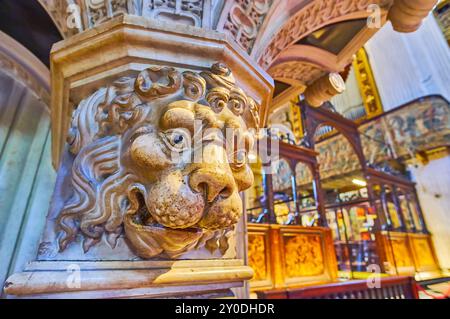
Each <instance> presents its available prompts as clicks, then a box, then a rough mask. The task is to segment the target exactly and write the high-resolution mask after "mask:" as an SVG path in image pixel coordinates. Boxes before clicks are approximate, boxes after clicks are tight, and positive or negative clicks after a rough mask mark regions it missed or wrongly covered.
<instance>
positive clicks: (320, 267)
mask: <svg viewBox="0 0 450 319" xmlns="http://www.w3.org/2000/svg"><path fill="white" fill-rule="evenodd" d="M284 242H285V243H284V250H285V260H286V261H285V269H286V276H287V277H288V278H295V277H306V276H318V275H321V274H323V273H324V271H325V269H324V257H323V251H322V241H321V238H320V236H316V235H296V236H286V237H284Z"/></svg>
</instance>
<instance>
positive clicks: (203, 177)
mask: <svg viewBox="0 0 450 319" xmlns="http://www.w3.org/2000/svg"><path fill="white" fill-rule="evenodd" d="M189 185H190V186H191V188H192V189H193V190H194V191H196V192H199V193H205V194H206V198H207V200H208V202H212V201H214V200H215V199H216V198H217V197H219V196H220V197H221V198H228V197H230V196H231V195H232V194H233V192H234V189H235V186H234V180H233V177H232V176H231V173H230V174H227V173H226V172H224V171H221V170H220V169H199V170H197V171H195V172H194V173H192V175H191V176H190V179H189Z"/></svg>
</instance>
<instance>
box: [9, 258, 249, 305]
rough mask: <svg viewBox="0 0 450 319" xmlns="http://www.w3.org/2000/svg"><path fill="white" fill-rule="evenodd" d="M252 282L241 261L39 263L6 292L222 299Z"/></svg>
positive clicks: (22, 295)
mask: <svg viewBox="0 0 450 319" xmlns="http://www.w3.org/2000/svg"><path fill="white" fill-rule="evenodd" d="M252 276H253V270H252V269H251V268H250V267H248V266H244V265H243V262H242V261H241V260H183V261H97V262H77V261H35V262H32V263H30V264H29V265H28V266H27V267H26V269H25V270H24V271H23V272H21V273H17V274H14V275H12V276H11V277H9V278H8V280H7V281H6V282H5V287H4V291H5V293H6V294H7V295H8V298H55V299H58V298H70V299H77V298H83V299H84V298H89V299H93V298H193V297H194V298H195V297H198V298H205V297H206V298H221V297H230V296H233V293H232V291H231V288H238V287H242V286H243V284H244V281H245V280H249V279H251V278H252Z"/></svg>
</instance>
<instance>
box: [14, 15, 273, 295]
mask: <svg viewBox="0 0 450 319" xmlns="http://www.w3.org/2000/svg"><path fill="white" fill-rule="evenodd" d="M239 52H240V50H236V48H235V47H234V46H233V45H232V44H230V43H228V41H227V40H226V36H225V35H221V34H218V33H216V32H212V31H207V30H203V29H199V28H196V27H189V26H183V27H182V28H180V26H179V25H168V24H166V23H161V22H159V21H157V20H147V19H145V18H142V17H135V16H128V15H124V16H121V17H117V18H114V19H112V20H111V21H107V22H105V23H103V24H102V25H101V26H98V27H96V28H94V29H93V30H89V31H86V32H83V33H81V34H78V35H75V36H73V37H71V38H70V39H68V40H65V41H63V42H61V43H58V44H56V45H55V46H54V47H53V51H52V53H51V63H52V109H51V111H52V132H53V134H52V138H53V147H54V148H53V151H54V153H53V155H54V161H55V163H58V167H59V169H58V178H57V183H56V187H55V191H54V194H53V198H52V202H51V207H50V211H49V214H48V217H47V222H46V228H45V231H44V235H43V237H42V240H41V243H40V245H39V252H38V255H37V260H36V262H35V263H32V264H31V265H30V267H28V268H27V269H26V270H25V271H24V272H22V273H19V274H15V275H13V276H11V278H9V279H8V281H7V283H6V292H7V293H9V294H14V295H18V296H23V295H39V296H41V297H42V296H52V297H64V296H68V297H78V296H84V297H87V296H89V297H105V296H106V297H108V296H114V297H126V296H136V295H139V296H146V297H152V296H153V297H158V296H168V295H175V296H176V295H194V294H203V295H208V294H216V295H220V296H225V295H227V294H228V293H229V292H230V288H233V287H238V286H241V285H242V282H243V281H244V280H248V279H250V278H251V276H252V274H253V271H252V270H251V268H249V267H248V266H245V265H244V264H243V262H242V261H241V260H239V259H238V257H237V256H238V253H237V249H238V248H239V247H240V245H243V240H244V239H243V238H241V237H242V236H243V234H245V231H239V232H238V231H237V228H239V227H245V226H243V223H242V222H241V221H242V220H243V218H242V214H243V207H242V199H241V197H240V192H242V191H244V190H246V189H247V188H249V187H250V186H251V185H252V183H253V174H252V171H251V169H250V167H249V164H248V162H247V160H246V155H247V154H248V152H249V150H250V147H251V145H252V144H253V139H254V137H253V135H252V134H253V133H255V131H254V130H253V129H255V130H257V129H258V128H259V127H262V126H264V122H265V118H266V110H267V106H268V104H269V103H270V96H271V92H272V90H273V82H272V80H271V79H270V77H269V76H268V75H267V74H265V73H264V71H261V70H260V69H259V68H258V67H255V66H254V65H253V64H252V63H251V62H250V61H249V60H247V58H248V57H245V56H244V55H241V53H239ZM228 130H231V132H232V133H233V135H232V136H231V137H232V138H233V140H236V141H238V143H236V146H237V147H236V148H234V147H231V148H227V146H226V139H227V138H228V135H227V134H228ZM232 145H233V144H232ZM182 260H187V261H182ZM74 265H75V267H79V268H80V271H81V277H82V280H81V282H80V284H81V286H80V287H78V286H77V287H78V288H75V289H71V288H70V287H69V288H68V287H67V285H66V279H65V276H64V275H62V274H61V268H62V267H72V266H74ZM123 278H125V279H123Z"/></svg>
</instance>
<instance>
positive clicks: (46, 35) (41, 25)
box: [0, 1, 62, 67]
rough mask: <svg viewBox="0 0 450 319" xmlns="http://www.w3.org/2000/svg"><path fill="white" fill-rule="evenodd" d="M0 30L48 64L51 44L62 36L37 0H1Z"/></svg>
mask: <svg viewBox="0 0 450 319" xmlns="http://www.w3.org/2000/svg"><path fill="white" fill-rule="evenodd" d="M0 30H1V31H3V32H5V33H6V34H8V35H9V36H10V37H12V38H14V39H15V40H16V41H17V42H19V43H20V44H22V45H23V46H24V47H25V48H27V49H28V50H29V51H30V52H32V53H33V54H34V55H35V56H36V57H37V58H38V59H39V60H41V62H42V63H43V64H45V65H46V66H47V67H48V66H50V50H51V48H52V45H53V44H54V43H56V42H58V41H60V40H62V36H61V34H60V33H59V31H58V28H57V27H56V25H55V24H54V23H53V20H52V19H51V17H50V16H49V15H48V13H47V12H46V11H45V9H44V8H43V7H42V6H41V4H40V3H39V1H1V2H0Z"/></svg>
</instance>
